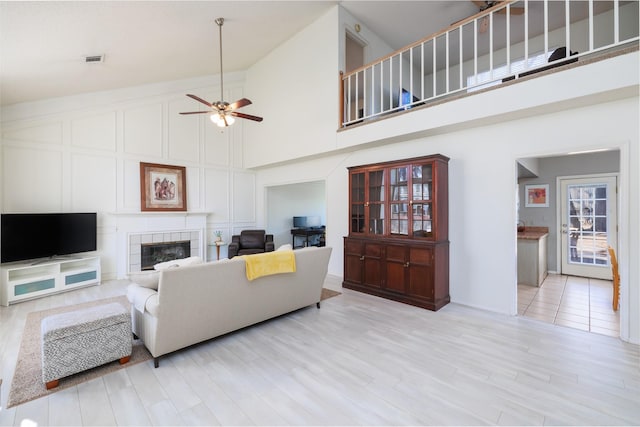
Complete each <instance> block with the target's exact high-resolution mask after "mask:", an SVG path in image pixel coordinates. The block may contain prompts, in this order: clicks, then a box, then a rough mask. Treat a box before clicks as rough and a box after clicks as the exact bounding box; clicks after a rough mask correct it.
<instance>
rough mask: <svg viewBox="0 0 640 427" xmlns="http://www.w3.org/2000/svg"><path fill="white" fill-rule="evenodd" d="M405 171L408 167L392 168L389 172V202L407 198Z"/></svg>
mask: <svg viewBox="0 0 640 427" xmlns="http://www.w3.org/2000/svg"><path fill="white" fill-rule="evenodd" d="M407 169H408V167H400V168H392V169H391V170H390V171H389V181H390V182H389V184H390V188H391V200H407V199H408V198H409V191H408V187H407Z"/></svg>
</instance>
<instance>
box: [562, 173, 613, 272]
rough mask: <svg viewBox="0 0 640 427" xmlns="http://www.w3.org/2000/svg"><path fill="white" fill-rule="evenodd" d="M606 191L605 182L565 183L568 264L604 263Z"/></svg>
mask: <svg viewBox="0 0 640 427" xmlns="http://www.w3.org/2000/svg"><path fill="white" fill-rule="evenodd" d="M607 192H608V188H607V184H593V185H569V186H567V194H568V200H567V203H568V204H569V206H568V208H569V209H568V210H567V212H568V214H569V218H568V219H567V224H569V230H567V232H568V233H569V244H568V246H567V247H568V251H569V253H568V254H567V255H568V259H569V262H570V263H573V264H584V265H606V264H607V262H608V258H607V241H608V236H607V224H608V221H607V200H606V198H607Z"/></svg>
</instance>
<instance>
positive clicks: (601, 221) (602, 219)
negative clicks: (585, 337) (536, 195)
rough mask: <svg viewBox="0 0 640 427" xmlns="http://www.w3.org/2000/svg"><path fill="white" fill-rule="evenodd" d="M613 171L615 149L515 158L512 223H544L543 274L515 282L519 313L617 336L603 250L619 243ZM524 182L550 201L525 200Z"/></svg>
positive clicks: (617, 317)
mask: <svg viewBox="0 0 640 427" xmlns="http://www.w3.org/2000/svg"><path fill="white" fill-rule="evenodd" d="M619 172H620V151H619V150H610V151H603V152H593V153H583V154H576V155H559V156H549V157H536V158H527V159H518V204H517V212H518V214H517V218H518V221H519V223H518V224H519V225H525V227H536V226H537V227H546V228H548V236H547V243H546V245H545V249H546V255H545V256H544V258H545V259H543V260H541V261H543V262H542V263H541V264H540V266H541V267H540V268H545V269H546V272H547V274H548V275H547V274H545V276H546V278H545V279H544V280H543V281H542V280H541V281H540V283H538V286H530V285H525V284H521V283H520V284H518V289H517V300H518V315H521V316H525V317H532V318H536V319H537V320H542V321H545V322H548V323H553V324H557V325H562V326H568V327H573V328H577V329H582V330H585V331H589V332H594V333H601V334H606V335H614V336H619V334H620V313H619V312H616V311H614V310H613V304H612V298H613V282H612V281H611V267H610V264H609V258H608V255H607V245H611V246H613V247H614V248H616V247H617V218H618V213H617V211H618V209H617V207H618V200H617V192H616V187H617V175H618V174H619ZM526 185H533V186H546V185H548V188H549V194H548V195H547V197H548V200H547V201H548V204H546V205H544V204H538V205H537V206H535V207H529V206H527V204H526V203H525V199H524V194H525V186H526ZM616 249H617V248H616ZM520 255H521V254H520V253H518V256H520ZM519 261H520V260H519ZM564 264H568V265H569V268H568V269H567V268H566V266H565V265H564Z"/></svg>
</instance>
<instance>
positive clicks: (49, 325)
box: [41, 302, 130, 342]
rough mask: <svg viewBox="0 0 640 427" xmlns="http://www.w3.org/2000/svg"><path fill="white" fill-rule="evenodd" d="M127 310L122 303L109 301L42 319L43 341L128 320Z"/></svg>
mask: <svg viewBox="0 0 640 427" xmlns="http://www.w3.org/2000/svg"><path fill="white" fill-rule="evenodd" d="M129 319H130V318H129V311H128V310H127V309H126V308H124V306H123V305H122V304H118V303H115V302H114V303H111V304H105V305H99V306H97V307H89V308H85V309H82V310H76V311H70V312H68V313H61V314H55V315H53V316H49V317H45V318H44V319H42V325H41V332H42V340H43V341H45V342H46V341H52V340H57V339H61V338H65V337H68V336H72V335H78V334H82V333H86V332H90V331H94V330H96V329H102V328H106V327H108V326H111V325H116V324H118V323H123V322H128V321H129Z"/></svg>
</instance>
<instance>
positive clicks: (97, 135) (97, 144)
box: [71, 112, 116, 151]
mask: <svg viewBox="0 0 640 427" xmlns="http://www.w3.org/2000/svg"><path fill="white" fill-rule="evenodd" d="M71 145H74V146H77V147H83V148H92V149H98V150H109V151H115V149H116V113H115V112H109V113H105V114H100V115H95V116H89V117H81V118H77V119H74V120H71Z"/></svg>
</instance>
